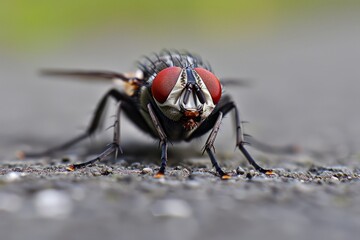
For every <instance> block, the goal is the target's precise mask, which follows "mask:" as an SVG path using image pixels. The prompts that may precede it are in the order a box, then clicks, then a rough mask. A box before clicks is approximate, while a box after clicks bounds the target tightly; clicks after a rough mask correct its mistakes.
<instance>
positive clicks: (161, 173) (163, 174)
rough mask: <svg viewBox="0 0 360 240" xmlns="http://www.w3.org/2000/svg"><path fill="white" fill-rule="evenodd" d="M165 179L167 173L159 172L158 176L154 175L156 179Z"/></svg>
mask: <svg viewBox="0 0 360 240" xmlns="http://www.w3.org/2000/svg"><path fill="white" fill-rule="evenodd" d="M164 177H165V173H164V172H161V171H159V172H158V173H157V174H155V175H154V178H157V179H160V178H164Z"/></svg>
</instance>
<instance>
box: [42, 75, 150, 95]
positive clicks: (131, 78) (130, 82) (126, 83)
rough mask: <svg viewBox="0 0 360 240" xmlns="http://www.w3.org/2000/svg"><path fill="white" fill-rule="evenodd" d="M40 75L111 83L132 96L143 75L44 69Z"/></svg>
mask: <svg viewBox="0 0 360 240" xmlns="http://www.w3.org/2000/svg"><path fill="white" fill-rule="evenodd" d="M40 73H41V75H45V76H53V77H70V78H75V79H81V80H91V81H104V82H108V81H111V82H113V83H115V84H117V85H121V86H122V87H123V88H124V90H125V92H126V94H127V95H129V96H132V95H133V94H134V93H135V91H136V90H137V89H138V88H139V87H140V86H142V85H143V83H144V82H143V73H142V72H141V71H136V72H132V73H117V72H112V71H86V70H62V69H45V70H42V71H41V72H40Z"/></svg>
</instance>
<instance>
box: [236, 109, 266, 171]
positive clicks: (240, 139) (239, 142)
mask: <svg viewBox="0 0 360 240" xmlns="http://www.w3.org/2000/svg"><path fill="white" fill-rule="evenodd" d="M231 104H232V107H233V108H234V111H235V121H236V146H237V147H238V148H239V150H240V151H241V152H242V153H243V154H244V156H245V158H246V159H247V160H248V161H249V163H250V164H251V165H252V166H253V167H254V168H255V169H256V170H257V171H259V172H261V173H264V174H267V175H271V174H273V171H272V170H269V169H264V168H262V167H260V166H259V165H258V164H257V163H256V162H255V160H254V158H253V157H252V156H251V155H250V153H249V152H248V151H247V150H246V148H245V146H244V144H245V143H246V142H245V141H244V133H243V131H242V126H241V120H240V116H239V112H238V110H237V107H236V106H235V104H234V103H232V102H231Z"/></svg>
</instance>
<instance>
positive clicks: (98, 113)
mask: <svg viewBox="0 0 360 240" xmlns="http://www.w3.org/2000/svg"><path fill="white" fill-rule="evenodd" d="M110 97H112V98H115V99H116V100H118V101H120V100H124V101H126V100H128V98H129V97H128V96H126V95H124V94H122V93H120V92H119V91H117V90H115V89H112V90H110V91H109V92H108V93H107V94H105V96H103V98H102V99H101V100H100V102H99V103H98V105H97V107H96V110H95V113H94V117H93V118H92V120H91V122H90V124H89V126H88V128H87V130H86V131H85V133H83V134H80V135H79V136H77V137H75V138H73V139H71V140H69V141H67V142H65V143H63V144H61V145H59V146H55V147H52V148H50V149H47V150H45V151H43V152H19V153H18V157H19V158H26V157H41V156H47V155H52V154H54V153H56V152H59V151H63V150H66V149H68V148H69V147H71V146H73V145H75V144H76V143H78V142H80V141H82V140H84V139H86V138H87V137H89V136H91V135H92V134H94V133H95V131H96V130H97V129H98V128H99V127H100V126H101V120H102V115H103V113H104V110H105V108H106V103H107V101H108V99H109V98H110Z"/></svg>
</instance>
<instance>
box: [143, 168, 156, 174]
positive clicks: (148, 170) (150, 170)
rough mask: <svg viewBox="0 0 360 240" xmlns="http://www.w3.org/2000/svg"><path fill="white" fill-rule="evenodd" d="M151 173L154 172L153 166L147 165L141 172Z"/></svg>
mask: <svg viewBox="0 0 360 240" xmlns="http://www.w3.org/2000/svg"><path fill="white" fill-rule="evenodd" d="M149 173H150V174H151V173H153V170H152V169H151V168H148V167H146V168H143V169H142V170H141V174H149Z"/></svg>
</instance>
